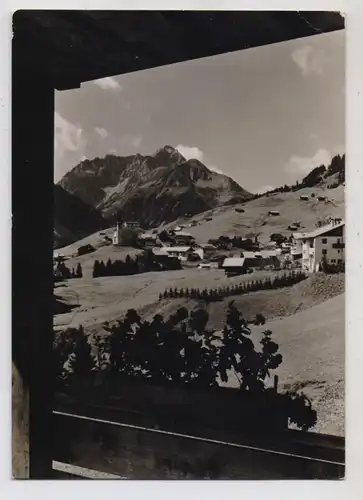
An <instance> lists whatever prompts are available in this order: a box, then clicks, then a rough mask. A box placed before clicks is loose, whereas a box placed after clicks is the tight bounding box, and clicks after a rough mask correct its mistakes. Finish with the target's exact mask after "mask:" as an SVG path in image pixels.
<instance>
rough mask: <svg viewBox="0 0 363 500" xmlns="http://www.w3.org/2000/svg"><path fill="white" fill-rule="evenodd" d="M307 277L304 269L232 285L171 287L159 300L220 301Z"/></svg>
mask: <svg viewBox="0 0 363 500" xmlns="http://www.w3.org/2000/svg"><path fill="white" fill-rule="evenodd" d="M306 278H307V274H305V273H304V272H302V271H292V272H290V273H284V274H283V275H281V276H274V277H273V278H271V277H268V278H265V279H264V280H251V281H244V282H241V283H238V284H235V285H232V286H224V287H219V288H209V289H207V288H204V289H200V288H170V289H168V290H165V291H164V292H163V293H160V295H159V300H162V299H179V298H190V299H201V300H207V301H210V302H214V301H219V300H222V299H224V298H225V297H231V296H234V295H243V294H245V293H250V292H256V291H259V290H275V289H277V288H283V287H286V286H292V285H294V284H295V283H299V282H300V281H303V280H304V279H306Z"/></svg>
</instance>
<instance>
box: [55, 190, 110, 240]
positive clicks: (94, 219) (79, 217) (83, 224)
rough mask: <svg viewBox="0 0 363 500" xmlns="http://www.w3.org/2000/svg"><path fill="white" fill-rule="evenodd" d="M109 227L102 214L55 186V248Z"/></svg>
mask: <svg viewBox="0 0 363 500" xmlns="http://www.w3.org/2000/svg"><path fill="white" fill-rule="evenodd" d="M105 227H107V223H106V221H105V220H104V218H103V217H102V215H101V214H100V213H99V212H98V211H97V210H96V209H95V208H93V207H91V206H89V205H87V204H86V203H84V202H83V201H82V200H80V199H78V198H77V197H76V196H73V195H72V194H70V193H68V192H67V191H65V190H64V189H63V188H62V187H61V186H58V185H55V186H54V243H53V246H54V247H55V248H59V247H62V246H64V245H67V244H70V243H72V242H74V241H76V240H79V239H80V238H83V237H85V236H87V235H89V234H91V233H94V232H95V231H97V230H98V229H101V228H105Z"/></svg>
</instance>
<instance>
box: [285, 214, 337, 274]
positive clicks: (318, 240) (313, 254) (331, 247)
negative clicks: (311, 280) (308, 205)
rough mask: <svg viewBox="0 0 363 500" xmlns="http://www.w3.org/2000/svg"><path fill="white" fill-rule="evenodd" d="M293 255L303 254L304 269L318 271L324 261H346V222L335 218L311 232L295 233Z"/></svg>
mask: <svg viewBox="0 0 363 500" xmlns="http://www.w3.org/2000/svg"><path fill="white" fill-rule="evenodd" d="M293 238H294V246H293V247H292V249H291V255H292V256H294V255H301V257H302V269H303V270H305V271H308V272H311V273H312V272H316V271H319V270H320V269H321V264H322V261H323V260H325V261H326V263H327V264H330V265H339V264H343V263H344V262H345V222H344V221H340V222H339V220H338V221H337V220H333V221H332V222H331V223H330V224H327V225H325V226H322V227H319V228H318V229H315V230H314V231H311V232H310V233H294V234H293Z"/></svg>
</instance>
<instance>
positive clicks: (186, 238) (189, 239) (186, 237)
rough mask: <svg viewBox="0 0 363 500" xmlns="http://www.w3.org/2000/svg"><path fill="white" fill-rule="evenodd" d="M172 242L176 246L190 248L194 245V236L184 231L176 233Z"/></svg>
mask: <svg viewBox="0 0 363 500" xmlns="http://www.w3.org/2000/svg"><path fill="white" fill-rule="evenodd" d="M174 242H175V245H177V246H187V245H188V246H190V245H192V243H194V236H193V235H191V234H190V233H186V232H185V231H177V232H175V234H174Z"/></svg>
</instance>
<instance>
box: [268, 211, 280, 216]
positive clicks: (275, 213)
mask: <svg viewBox="0 0 363 500" xmlns="http://www.w3.org/2000/svg"><path fill="white" fill-rule="evenodd" d="M268 215H269V216H270V217H276V216H278V215H280V212H279V211H278V210H269V212H268Z"/></svg>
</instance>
